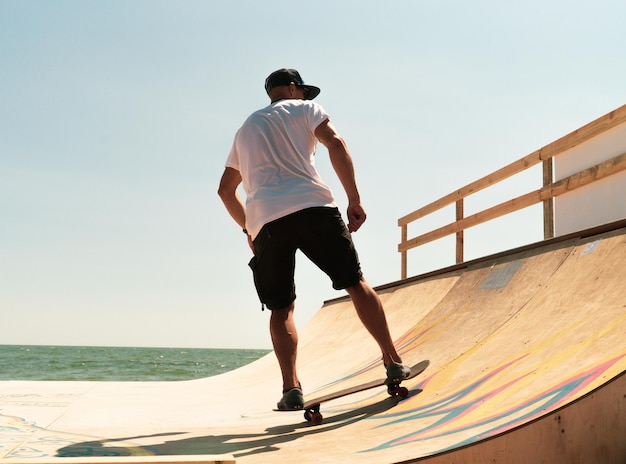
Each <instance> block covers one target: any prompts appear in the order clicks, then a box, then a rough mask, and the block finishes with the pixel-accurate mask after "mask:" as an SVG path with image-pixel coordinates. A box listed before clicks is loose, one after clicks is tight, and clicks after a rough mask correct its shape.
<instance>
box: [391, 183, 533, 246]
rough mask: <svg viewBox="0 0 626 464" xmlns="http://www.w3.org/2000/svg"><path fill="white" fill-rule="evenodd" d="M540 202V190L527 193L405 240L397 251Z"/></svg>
mask: <svg viewBox="0 0 626 464" xmlns="http://www.w3.org/2000/svg"><path fill="white" fill-rule="evenodd" d="M540 201H542V199H541V196H540V190H536V191H534V192H530V193H527V194H526V195H522V196H520V197H517V198H514V199H512V200H507V201H505V202H503V203H500V204H498V205H496V206H493V207H491V208H489V209H486V210H484V211H481V212H479V213H476V214H472V215H471V216H467V217H466V218H464V219H462V220H460V221H457V222H453V223H451V224H448V225H446V226H443V227H440V228H438V229H435V230H433V231H431V232H427V233H425V234H422V235H420V236H418V237H415V238H412V239H409V240H406V241H405V242H404V243H400V244H399V245H398V251H400V252H403V251H406V250H410V249H411V248H415V247H417V246H420V245H423V244H425V243H429V242H432V241H434V240H438V239H440V238H443V237H445V236H447V235H450V234H454V233H456V232H459V231H461V230H464V229H469V228H470V227H474V226H476V225H478V224H482V223H483V222H487V221H490V220H492V219H495V218H498V217H500V216H503V215H505V214H508V213H512V212H514V211H518V210H520V209H523V208H527V207H529V206H531V205H534V204H536V203H539V202H540Z"/></svg>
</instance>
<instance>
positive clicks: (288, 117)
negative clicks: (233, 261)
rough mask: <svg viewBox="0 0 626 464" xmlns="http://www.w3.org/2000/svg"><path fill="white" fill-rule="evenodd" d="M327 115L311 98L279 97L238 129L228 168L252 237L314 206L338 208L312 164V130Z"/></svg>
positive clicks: (253, 114) (314, 145) (313, 138)
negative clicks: (235, 177)
mask: <svg viewBox="0 0 626 464" xmlns="http://www.w3.org/2000/svg"><path fill="white" fill-rule="evenodd" d="M326 119H328V114H327V113H326V112H325V111H324V109H323V108H322V107H321V106H320V105H318V104H317V103H315V102H313V101H311V100H291V99H289V100H279V101H277V102H274V103H272V104H271V105H269V106H267V107H265V108H263V109H260V110H258V111H256V112H254V113H252V114H251V115H250V116H249V117H248V119H246V121H245V122H244V123H243V125H242V126H241V127H240V128H239V130H238V131H237V134H236V135H235V140H234V142H233V147H232V149H231V151H230V154H229V155H228V159H227V160H226V167H230V168H233V169H236V170H237V171H239V172H240V174H241V177H242V184H243V188H244V191H245V193H246V229H247V230H248V233H249V234H250V235H251V236H252V238H254V237H256V236H257V234H258V233H259V231H260V230H261V228H262V227H263V226H264V225H265V224H267V223H268V222H271V221H273V220H275V219H278V218H281V217H283V216H286V215H288V214H291V213H295V212H296V211H300V210H302V209H305V208H310V207H315V206H333V207H334V206H336V203H335V199H334V197H333V194H332V192H331V190H330V188H329V187H328V186H327V185H326V184H325V183H324V182H323V181H322V179H321V177H320V175H319V173H318V172H317V169H316V168H315V148H316V146H317V139H316V137H315V135H314V131H315V129H316V128H317V126H319V125H320V124H321V123H322V122H323V121H325V120H326Z"/></svg>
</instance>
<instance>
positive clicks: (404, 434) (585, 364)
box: [0, 229, 626, 464]
mask: <svg viewBox="0 0 626 464" xmlns="http://www.w3.org/2000/svg"><path fill="white" fill-rule="evenodd" d="M624 262H626V230H625V229H617V230H612V231H608V232H604V233H601V234H596V235H593V236H590V237H587V238H578V237H574V238H569V239H567V240H563V241H552V242H547V243H544V244H540V245H538V246H537V247H528V248H525V249H522V250H518V251H516V252H512V253H510V254H503V255H499V256H496V257H493V258H487V259H483V260H480V261H479V262H474V263H469V264H468V265H466V266H465V267H457V268H452V269H451V270H449V271H447V272H442V273H440V274H436V275H430V276H427V277H423V278H417V279H413V280H408V281H403V282H399V283H397V284H394V285H390V286H387V287H385V288H381V289H379V293H380V295H381V298H382V300H383V303H384V304H385V307H386V310H387V313H388V319H389V323H390V326H391V327H392V331H393V336H394V338H395V339H396V340H397V344H398V347H399V349H400V352H401V353H402V356H403V358H404V360H405V362H407V363H409V364H413V363H415V362H416V361H419V360H422V359H428V360H429V361H430V366H429V367H428V369H427V370H426V371H425V372H423V373H422V374H421V375H419V376H417V377H416V378H414V379H411V380H410V381H408V382H406V383H405V384H404V385H405V386H406V387H407V388H409V396H408V398H406V399H404V400H399V399H394V398H389V397H388V396H387V394H386V391H385V388H384V387H383V388H380V389H373V390H368V391H364V392H361V393H358V394H355V395H351V396H348V397H344V398H341V399H339V400H336V401H333V402H329V403H328V404H325V405H324V417H325V420H324V422H323V423H322V424H321V425H319V426H312V425H310V424H309V423H307V422H306V421H305V420H304V418H303V417H302V414H301V413H298V412H295V413H280V414H279V413H274V412H272V411H271V409H272V407H273V406H274V404H275V401H276V399H277V396H278V394H277V393H279V392H280V385H279V382H280V376H279V371H278V368H277V365H276V362H275V360H274V358H273V355H269V356H267V357H266V358H263V359H261V360H258V361H256V362H254V363H252V364H251V365H249V366H246V367H244V368H242V369H239V370H237V371H233V372H229V373H227V374H224V375H220V376H216V377H212V378H208V379H202V380H196V381H189V382H152V383H144V384H142V383H120V382H111V383H106V382H82V383H72V382H0V421H1V422H0V457H2V459H0V464H2V463H3V462H7V463H8V462H10V461H13V460H22V461H23V460H25V459H31V458H38V459H43V460H46V461H52V460H55V459H57V458H58V459H61V458H63V459H66V458H67V457H69V456H72V457H76V458H87V457H92V458H97V457H102V456H117V457H118V458H120V459H122V458H124V457H133V456H136V457H137V456H143V457H144V458H145V459H150V456H155V459H156V458H158V457H163V456H170V457H172V459H173V460H176V461H177V462H181V461H185V459H187V460H192V459H196V460H197V459H198V457H199V456H213V459H214V462H217V460H218V459H219V457H220V456H225V457H227V458H228V459H234V460H236V462H237V463H265V462H292V461H297V462H300V463H307V462H315V463H324V462H337V461H342V462H351V463H360V462H362V463H371V462H377V463H400V462H425V463H429V464H438V463H444V462H455V463H463V462H467V463H469V462H494V461H495V462H500V461H504V462H508V463H517V462H520V463H521V462H553V463H558V462H568V463H569V462H624V458H625V457H626V443H624V440H623V436H624V433H626V405H625V403H626V399H625V398H626V395H625V394H626V376H624V375H623V373H624V372H625V370H626V369H625V368H626V338H625V337H624V334H626V285H624V284H625V283H626V279H625V277H624V276H625V273H624V270H623V269H624V265H623V263H624ZM299 365H300V371H301V379H302V381H303V384H304V386H305V390H306V391H305V393H307V394H308V395H315V396H319V395H323V394H325V393H328V392H331V391H335V390H339V389H343V388H347V387H350V386H353V385H357V384H360V383H363V382H367V381H370V380H373V379H375V378H377V377H379V376H380V375H381V372H382V366H381V363H380V361H379V359H378V350H377V347H376V346H375V344H374V342H373V341H372V340H371V338H370V337H369V336H368V335H367V333H366V332H365V330H364V329H363V328H362V326H361V324H360V322H359V321H358V318H357V317H356V315H355V313H354V310H353V308H352V306H351V303H350V302H349V301H348V300H346V299H339V300H335V301H331V302H328V303H326V304H325V305H324V306H323V307H322V308H321V309H320V311H319V312H318V314H317V315H316V316H315V317H314V318H313V320H312V321H311V322H310V323H309V324H308V325H307V326H306V327H305V328H303V329H302V331H301V334H300V356H299ZM539 450H540V451H539ZM533 453H538V454H536V455H535V454H533ZM539 453H540V454H539ZM174 458H175V459H174ZM535 458H536V459H535ZM224 459H226V458H224ZM207 460H208V459H207ZM117 462H120V461H117ZM229 462H232V460H231V461H229Z"/></svg>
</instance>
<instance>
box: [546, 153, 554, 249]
mask: <svg viewBox="0 0 626 464" xmlns="http://www.w3.org/2000/svg"><path fill="white" fill-rule="evenodd" d="M552 160H553V158H552V157H550V158H548V159H547V160H544V161H543V187H544V189H546V190H547V189H548V188H549V187H550V186H551V185H552V183H553V179H554V173H553V171H554V168H553V161H552ZM552 237H554V197H553V196H550V198H547V199H545V200H543V238H544V240H547V239H550V238H552Z"/></svg>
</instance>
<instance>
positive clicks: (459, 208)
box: [456, 198, 465, 264]
mask: <svg viewBox="0 0 626 464" xmlns="http://www.w3.org/2000/svg"><path fill="white" fill-rule="evenodd" d="M464 214H465V213H464V208H463V198H461V199H460V200H458V201H457V202H456V220H457V222H458V221H460V220H461V219H463V217H464ZM463 254H464V253H463V230H459V231H458V232H457V233H456V262H457V264H459V263H462V262H463Z"/></svg>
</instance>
